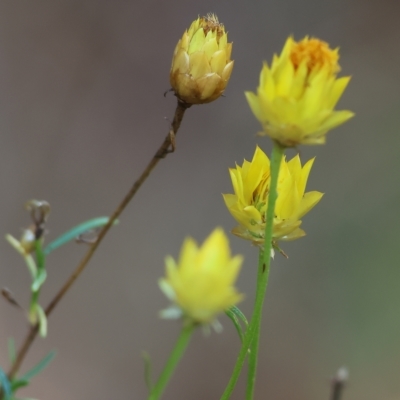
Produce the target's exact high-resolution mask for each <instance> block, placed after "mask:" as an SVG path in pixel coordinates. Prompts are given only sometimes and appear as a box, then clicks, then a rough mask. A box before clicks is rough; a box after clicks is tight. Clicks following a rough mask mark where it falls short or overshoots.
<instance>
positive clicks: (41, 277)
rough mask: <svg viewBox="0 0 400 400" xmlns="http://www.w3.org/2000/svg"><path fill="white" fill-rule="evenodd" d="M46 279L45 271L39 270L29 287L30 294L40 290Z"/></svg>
mask: <svg viewBox="0 0 400 400" xmlns="http://www.w3.org/2000/svg"><path fill="white" fill-rule="evenodd" d="M46 278H47V272H46V270H45V269H40V270H39V272H38V274H37V275H36V278H35V280H34V281H33V282H32V285H31V290H32V292H37V291H38V290H39V289H40V287H41V286H42V285H43V283H44V281H45V280H46Z"/></svg>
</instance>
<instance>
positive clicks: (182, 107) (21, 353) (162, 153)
mask: <svg viewBox="0 0 400 400" xmlns="http://www.w3.org/2000/svg"><path fill="white" fill-rule="evenodd" d="M189 107H190V105H188V104H186V103H182V102H180V101H179V100H178V104H177V106H176V110H175V116H174V120H173V121H172V125H171V130H170V132H169V133H168V135H167V136H166V138H165V139H164V142H163V143H162V145H161V146H160V148H159V149H158V150H157V152H156V154H155V155H154V156H153V157H152V159H151V161H150V162H149V164H148V165H147V167H146V168H145V169H144V171H143V172H142V174H141V175H140V177H139V179H138V180H137V181H136V182H135V183H134V184H133V186H132V187H131V189H130V190H129V192H128V193H127V194H126V195H125V197H124V198H123V200H122V201H121V203H120V204H119V205H118V207H117V208H116V209H115V211H114V212H113V214H112V215H111V217H110V219H109V221H108V223H107V224H106V225H104V227H103V228H102V229H101V231H100V233H99V235H98V237H97V240H96V241H95V242H94V243H93V244H92V245H91V246H90V247H89V250H88V251H87V253H86V254H85V256H84V257H83V258H82V260H81V262H80V263H79V264H78V266H77V267H76V269H75V270H74V271H73V273H72V274H71V275H70V277H69V278H68V279H67V281H66V282H65V283H64V285H63V286H62V287H61V289H60V290H59V291H58V293H57V294H56V295H55V296H54V298H53V299H52V300H51V301H50V303H49V305H48V306H47V307H46V309H45V313H46V316H49V315H50V314H51V312H52V311H53V310H54V308H55V307H56V306H57V304H58V303H59V301H60V300H61V299H62V298H63V297H64V296H65V294H66V293H67V292H68V290H69V289H70V287H71V286H72V284H73V283H74V282H75V281H76V279H77V278H78V277H79V276H80V274H81V273H82V272H83V270H84V269H85V267H86V265H87V264H88V262H89V261H90V259H91V258H92V256H93V254H94V253H95V251H96V250H97V248H98V247H99V245H100V243H101V242H102V240H103V239H104V237H105V236H106V234H107V232H108V231H109V230H110V228H111V227H112V225H113V224H114V221H115V220H116V219H117V218H118V217H119V216H120V214H121V213H122V212H123V211H124V209H125V208H126V206H127V205H128V204H129V202H130V201H131V200H132V198H133V196H134V195H135V194H136V193H137V191H138V190H139V189H140V187H141V186H142V184H143V182H144V181H145V180H146V179H147V177H148V176H149V175H150V173H151V171H152V170H153V169H154V167H155V166H156V165H157V164H158V162H159V161H160V160H161V159H162V158H165V157H166V156H167V154H168V153H170V152H171V150H170V146H171V145H172V151H173V150H174V144H175V141H174V139H175V135H176V133H177V132H178V130H179V127H180V125H181V122H182V119H183V116H184V114H185V111H186V110H187V109H188V108H189ZM38 330H39V325H38V324H36V325H34V326H32V327H31V328H30V329H29V331H28V334H27V336H26V338H25V340H24V341H23V343H22V345H21V347H20V349H19V350H18V353H17V358H16V360H15V362H14V363H13V364H12V365H11V368H10V371H9V372H8V377H9V379H12V378H13V377H14V376H15V374H16V373H17V372H18V370H19V368H20V366H21V364H22V361H23V360H24V358H25V356H26V354H27V352H28V350H29V348H30V346H31V344H32V342H33V340H34V339H35V337H36V335H37V333H38ZM0 398H1V396H0Z"/></svg>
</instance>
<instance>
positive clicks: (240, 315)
mask: <svg viewBox="0 0 400 400" xmlns="http://www.w3.org/2000/svg"><path fill="white" fill-rule="evenodd" d="M230 310H231V311H232V312H233V313H234V314H235V315H236V316H237V317H238V318H239V319H240V320H241V321H242V322H243V323H244V324H245V326H246V329H247V327H248V326H249V323H248V321H247V318H246V316H245V315H244V314H243V313H242V311H240V309H239V308H238V307H236V306H233V307H231V308H230Z"/></svg>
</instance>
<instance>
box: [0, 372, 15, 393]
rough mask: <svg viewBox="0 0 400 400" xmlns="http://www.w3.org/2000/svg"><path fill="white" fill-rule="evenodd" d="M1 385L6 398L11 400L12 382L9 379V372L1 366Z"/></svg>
mask: <svg viewBox="0 0 400 400" xmlns="http://www.w3.org/2000/svg"><path fill="white" fill-rule="evenodd" d="M0 385H1V387H2V389H3V392H4V400H11V395H12V390H11V383H10V381H9V380H8V377H7V374H6V373H5V372H4V371H3V370H2V369H1V368H0Z"/></svg>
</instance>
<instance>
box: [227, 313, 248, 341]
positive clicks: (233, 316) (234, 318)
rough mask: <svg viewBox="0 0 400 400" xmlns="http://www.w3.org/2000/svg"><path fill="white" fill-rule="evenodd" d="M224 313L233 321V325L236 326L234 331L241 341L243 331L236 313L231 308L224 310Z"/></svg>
mask: <svg viewBox="0 0 400 400" xmlns="http://www.w3.org/2000/svg"><path fill="white" fill-rule="evenodd" d="M225 314H226V315H227V316H228V317H229V318H230V320H231V321H232V322H233V325H234V326H235V328H236V331H237V333H238V335H239V337H240V341H241V342H243V339H244V333H243V329H242V325H240V322H239V319H238V317H237V316H236V314H235V313H234V312H233V311H232V310H231V309H229V310H226V311H225Z"/></svg>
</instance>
